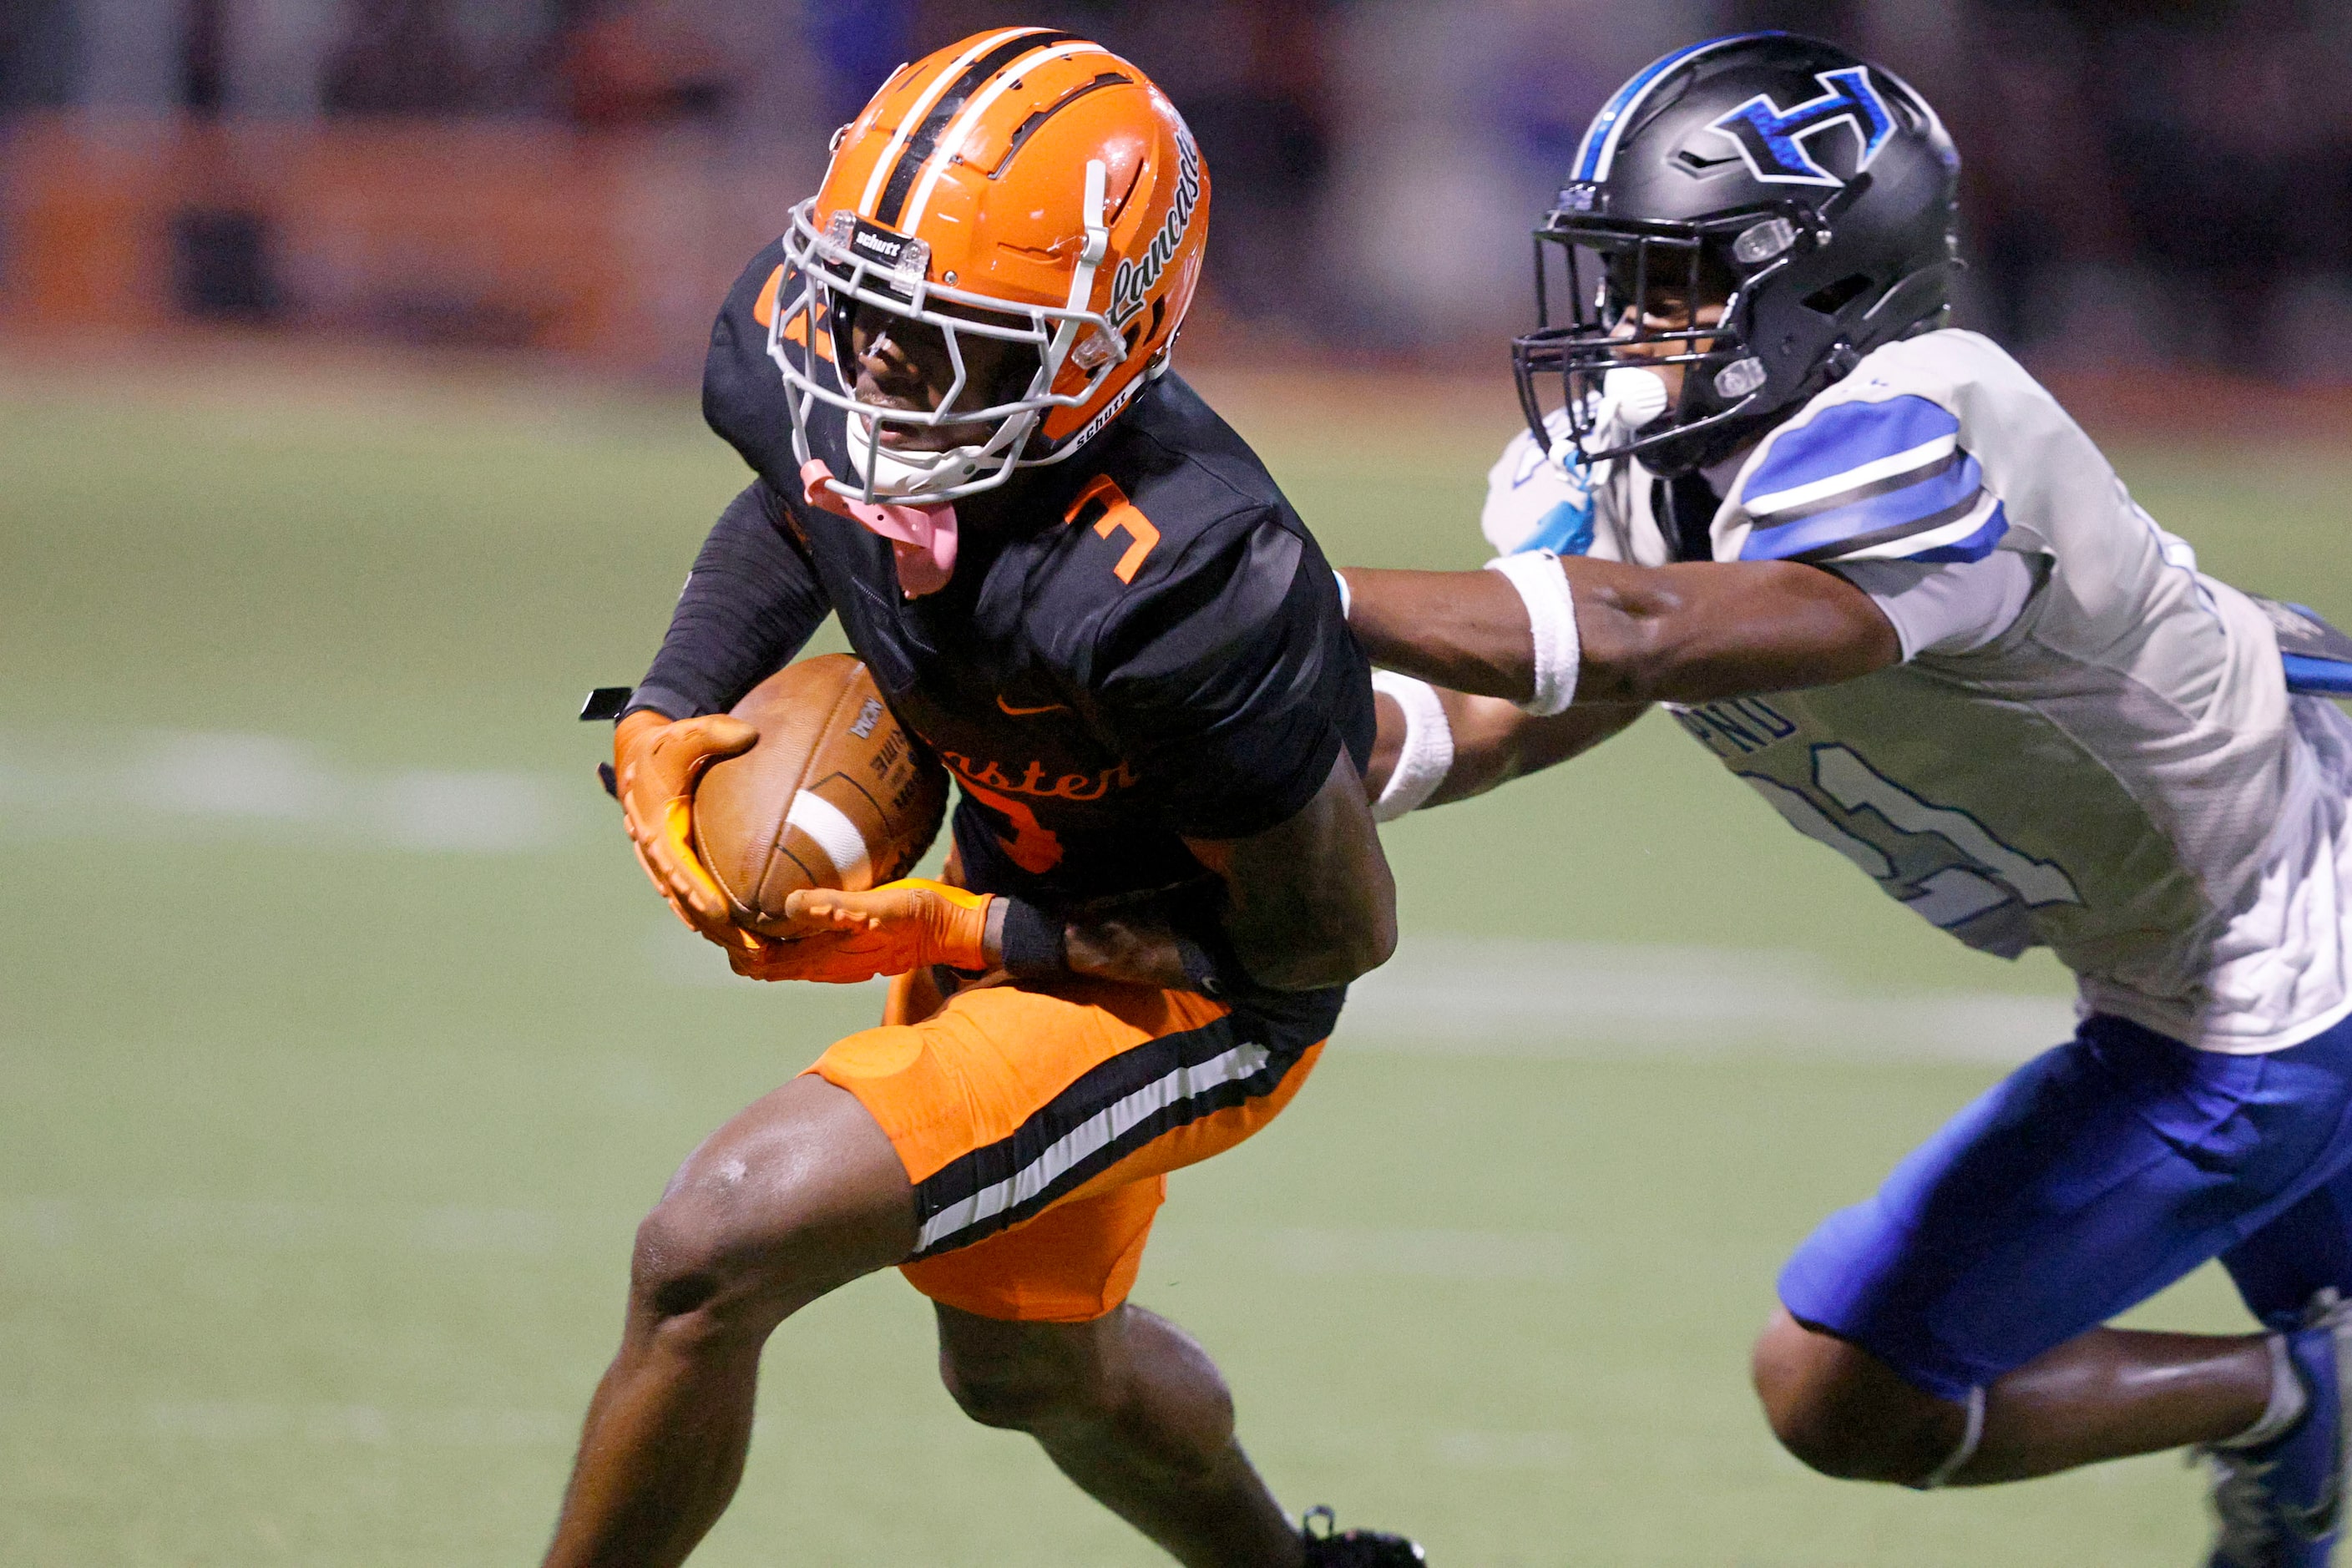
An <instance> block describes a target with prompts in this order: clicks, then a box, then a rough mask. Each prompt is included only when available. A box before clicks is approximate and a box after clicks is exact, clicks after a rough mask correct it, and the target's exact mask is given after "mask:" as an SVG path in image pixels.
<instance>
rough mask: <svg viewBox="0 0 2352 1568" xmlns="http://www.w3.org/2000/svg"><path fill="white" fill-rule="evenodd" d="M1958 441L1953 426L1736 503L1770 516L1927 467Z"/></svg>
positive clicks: (1758, 515)
mask: <svg viewBox="0 0 2352 1568" xmlns="http://www.w3.org/2000/svg"><path fill="white" fill-rule="evenodd" d="M1959 442H1960V436H1959V432H1958V431H1957V430H1955V431H1953V432H1952V433H1951V434H1949V435H1948V436H1938V437H1936V438H1935V439H1934V440H1932V441H1924V442H1922V443H1920V444H1919V445H1918V446H1916V447H1912V448H1911V449H1910V450H1909V451H1907V452H1897V453H1895V455H1894V456H1893V457H1889V458H1875V459H1874V460H1872V461H1870V462H1867V463H1863V464H1860V465H1858V466H1857V467H1854V468H1848V469H1847V470H1846V471H1845V472H1843V473H1842V474H1832V475H1831V476H1830V477H1829V478H1828V479H1814V480H1811V481H1810V482H1808V483H1806V484H1801V485H1791V486H1790V487H1789V488H1788V489H1785V490H1774V491H1773V492H1772V493H1771V494H1770V495H1768V496H1756V497H1754V498H1752V499H1750V500H1744V501H1742V502H1740V503H1739V504H1740V506H1741V508H1742V509H1743V510H1746V512H1747V513H1748V516H1750V517H1756V518H1764V517H1770V516H1771V515H1772V514H1773V513H1775V512H1782V511H1787V510H1790V508H1791V507H1800V506H1805V505H1808V504H1810V503H1811V502H1813V501H1817V500H1827V499H1828V498H1830V497H1831V496H1833V495H1837V494H1840V493H1841V492H1843V491H1845V490H1852V489H1861V488H1862V487H1863V486H1864V485H1869V484H1875V483H1877V482H1878V481H1879V480H1880V479H1892V478H1894V477H1895V475H1897V474H1907V473H1909V472H1910V471H1911V470H1912V469H1914V468H1927V466H1928V465H1929V464H1931V463H1936V462H1939V461H1941V460H1942V459H1943V458H1948V457H1949V456H1950V455H1951V452H1952V448H1953V447H1957V446H1958V445H1959Z"/></svg>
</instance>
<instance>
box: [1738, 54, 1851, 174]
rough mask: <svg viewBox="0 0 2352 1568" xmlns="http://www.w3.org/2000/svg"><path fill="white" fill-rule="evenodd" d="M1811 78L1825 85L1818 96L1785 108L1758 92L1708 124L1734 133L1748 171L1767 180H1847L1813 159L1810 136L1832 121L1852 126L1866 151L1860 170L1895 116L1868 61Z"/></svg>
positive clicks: (1818, 132)
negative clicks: (1879, 92)
mask: <svg viewBox="0 0 2352 1568" xmlns="http://www.w3.org/2000/svg"><path fill="white" fill-rule="evenodd" d="M1813 79H1814V80H1815V81H1818V82H1820V83H1821V84H1822V88H1823V89H1825V90H1824V91H1823V92H1822V95H1821V97H1819V98H1811V99H1807V100H1805V101H1804V102H1802V103H1801V104H1799V105H1797V106H1796V107H1795V108H1794V109H1786V110H1784V109H1782V108H1781V107H1780V105H1779V104H1777V103H1775V102H1773V101H1772V98H1771V95H1770V94H1769V93H1762V92H1759V93H1758V94H1757V95H1756V96H1755V97H1754V98H1751V99H1749V100H1748V101H1747V102H1745V103H1743V104H1741V105H1740V106H1739V107H1738V108H1737V109H1735V110H1731V111H1730V112H1729V113H1728V114H1725V115H1722V116H1720V117H1719V118H1717V119H1716V120H1714V121H1710V122H1709V123H1708V125H1707V129H1708V130H1709V131H1714V132H1720V133H1721V134H1723V135H1725V136H1728V137H1729V138H1731V142H1732V144H1733V145H1734V146H1736V147H1738V149H1739V155H1740V156H1741V157H1742V158H1744V159H1746V160H1747V161H1748V171H1749V172H1750V173H1751V174H1754V175H1755V176H1756V177H1757V178H1758V179H1759V180H1761V181H1763V182H1764V183H1765V184H1773V185H1829V186H1832V187H1835V186H1839V185H1843V184H1845V182H1844V181H1843V180H1841V179H1839V178H1838V177H1837V176H1836V175H1835V174H1831V173H1830V172H1829V171H1828V170H1827V169H1824V168H1822V166H1821V165H1820V164H1819V163H1815V162H1814V161H1813V155H1812V154H1811V153H1808V152H1807V151H1806V150H1805V143H1806V142H1807V141H1809V140H1810V139H1811V138H1812V137H1814V136H1818V135H1820V134H1821V133H1822V132H1824V131H1827V130H1829V129H1831V128H1832V126H1838V125H1845V126H1850V127H1852V128H1853V133H1854V136H1855V138H1856V139H1857V140H1859V141H1860V142H1861V143H1862V156H1861V157H1860V158H1859V159H1857V160H1855V162H1854V165H1853V172H1854V173H1855V174H1860V173H1862V171H1864V169H1867V168H1868V167H1870V161H1871V160H1872V159H1873V158H1875V157H1876V156H1878V150H1879V149H1880V148H1881V147H1884V146H1885V145H1886V141H1887V138H1889V137H1890V136H1893V135H1894V134H1895V116H1894V114H1893V113H1892V112H1891V111H1889V110H1888V109H1887V107H1886V100H1885V99H1883V98H1881V97H1879V95H1878V89H1877V88H1876V86H1874V84H1873V83H1872V81H1871V79H1870V68H1868V67H1867V66H1847V67H1845V68H1843V69H1840V70H1833V71H1816V72H1814V73H1813Z"/></svg>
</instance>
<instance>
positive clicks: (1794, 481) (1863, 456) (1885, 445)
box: [1739, 394, 1960, 497]
mask: <svg viewBox="0 0 2352 1568" xmlns="http://www.w3.org/2000/svg"><path fill="white" fill-rule="evenodd" d="M1959 429H1960V421H1959V418H1958V416H1956V415H1954V414H1953V413H1952V411H1951V410H1950V409H1948V408H1946V407H1945V406H1943V405H1941V404H1938V403H1931V402H1929V401H1928V400H1927V398H1924V397H1918V396H1915V395H1910V394H1906V395H1902V396H1900V397H1889V398H1886V399H1885V400H1884V401H1882V402H1878V403H1833V404H1832V405H1830V406H1828V407H1827V408H1824V409H1822V411H1821V412H1820V413H1819V414H1816V415H1815V416H1813V417H1812V418H1811V419H1810V420H1808V421H1807V422H1806V423H1804V424H1802V425H1800V426H1796V427H1795V428H1794V429H1790V430H1784V431H1782V432H1781V433H1780V436H1779V437H1776V438H1775V439H1774V441H1773V442H1772V449H1771V450H1770V451H1769V452H1767V453H1765V454H1764V460H1763V461H1762V462H1761V463H1759V464H1758V465H1757V466H1756V468H1755V471H1754V472H1752V473H1750V474H1749V475H1748V478H1747V479H1745V480H1744V481H1743V482H1742V483H1741V484H1740V487H1739V493H1740V494H1741V496H1743V497H1748V496H1757V497H1762V496H1771V495H1778V494H1780V492H1781V491H1783V490H1792V489H1796V488H1797V487H1798V486H1800V485H1811V484H1818V483H1820V482H1821V481H1822V480H1823V479H1833V478H1835V477H1836V476H1838V475H1840V474H1843V473H1846V472H1849V471H1851V470H1853V469H1854V468H1861V467H1862V466H1863V465H1864V464H1865V463H1874V462H1877V461H1879V460H1880V459H1881V458H1891V457H1894V456H1895V454H1896V453H1898V452H1908V451H1910V450H1911V449H1912V448H1914V447H1924V446H1926V445H1927V443H1928V442H1930V441H1933V440H1936V439H1937V437H1944V436H1956V435H1958V433H1959Z"/></svg>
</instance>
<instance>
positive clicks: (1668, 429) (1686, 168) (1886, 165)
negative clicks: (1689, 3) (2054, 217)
mask: <svg viewBox="0 0 2352 1568" xmlns="http://www.w3.org/2000/svg"><path fill="white" fill-rule="evenodd" d="M1958 173H1959V159H1958V155H1957V154H1956V153H1954V152H1953V151H1952V145H1951V142H1950V139H1949V138H1948V137H1947V136H1946V135H1945V133H1944V129H1943V126H1942V124H1941V122H1940V121H1937V118H1936V114H1935V111H1934V110H1932V109H1930V108H1928V106H1927V103H1926V101H1925V100H1922V99H1920V98H1919V96H1918V95H1917V94H1916V93H1915V92H1913V91H1912V90H1911V89H1910V88H1909V87H1908V86H1906V84H1905V83H1903V82H1902V81H1901V80H1900V79H1897V78H1895V76H1893V75H1892V74H1890V73H1888V72H1886V71H1885V70H1883V69H1881V68H1879V67H1876V66H1874V65H1870V64H1868V63H1867V62H1865V61H1863V60H1860V59H1858V58H1855V57H1854V56H1853V55H1850V54H1848V53H1847V52H1846V51H1844V50H1843V49H1841V48H1839V47H1837V46H1835V45H1833V44H1828V43H1823V42H1822V41H1820V40H1818V39H1812V38H1806V37H1798V36H1796V35H1794V34H1789V33H1748V34H1741V35H1737V36H1735V37H1725V38H1716V39H1711V40H1708V41H1707V42H1705V43H1701V44H1695V45H1692V46H1690V47H1686V48H1683V49H1679V50H1677V51H1675V53H1673V54H1671V55H1668V56H1666V57H1665V58H1663V59H1661V60H1658V61H1657V62H1655V63H1654V64H1653V65H1652V66H1650V67H1649V68H1647V69H1645V70H1643V72H1641V73H1640V74H1639V75H1637V76H1635V77H1634V78H1633V79H1632V80H1631V81H1629V82H1627V83H1626V84H1625V86H1624V87H1622V88H1621V89H1618V91H1617V93H1616V95H1615V96H1614V97H1612V99H1611V100H1609V102H1608V104H1607V105H1605V106H1604V107H1603V108H1602V110H1601V113H1600V115H1599V116H1598V117H1596V118H1595V119H1594V121H1593V122H1592V126H1591V129H1590V130H1589V131H1588V132H1586V133H1585V138H1584V142H1583V144H1582V145H1581V147H1580V149H1579V151H1578V153H1577V160H1576V163H1575V164H1574V165H1573V167H1572V168H1571V170H1570V178H1569V181H1568V183H1567V184H1565V185H1564V186H1563V187H1562V188H1561V190H1560V192H1559V199H1558V203H1557V205H1555V206H1554V207H1553V209H1552V210H1551V211H1550V212H1549V213H1548V214H1546V215H1545V216H1544V218H1543V220H1542V221H1541V222H1540V223H1539V224H1538V226H1536V230H1535V252H1536V257H1535V260H1536V309H1537V321H1538V325H1537V329H1536V331H1532V332H1529V333H1527V334H1525V335H1524V336H1521V337H1519V338H1517V339H1516V340H1514V341H1513V342H1512V345H1511V360H1512V369H1513V373H1514V375H1515V376H1516V378H1517V383H1518V388H1519V400H1520V405H1521V407H1522V409H1523V410H1524V412H1525V414H1526V416H1527V419H1528V427H1529V428H1530V429H1532V430H1534V431H1535V432H1536V438H1537V439H1538V441H1539V442H1542V443H1543V444H1544V445H1545V447H1546V448H1547V449H1548V450H1549V447H1550V446H1551V442H1552V436H1551V427H1553V426H1560V427H1563V428H1564V431H1565V433H1566V434H1567V435H1568V436H1569V437H1570V439H1571V440H1572V442H1573V443H1574V445H1575V446H1576V447H1577V448H1578V449H1580V451H1581V452H1582V453H1583V454H1584V455H1585V456H1586V457H1587V458H1591V459H1592V460H1596V461H1597V460H1602V459H1608V458H1626V457H1631V458H1639V459H1640V460H1641V463H1642V465H1643V467H1644V468H1648V469H1649V470H1651V471H1652V472H1653V473H1655V474H1659V475H1661V476H1664V477H1668V478H1672V477H1675V476H1676V475H1680V474H1685V473H1688V472H1690V471H1692V470H1694V469H1696V468H1709V467H1712V466H1713V465H1715V464H1717V463H1718V462H1721V461H1723V460H1724V459H1726V458H1729V457H1730V456H1732V455H1733V454H1734V453H1736V452H1738V450H1739V449H1740V447H1743V446H1745V445H1746V444H1747V443H1748V442H1749V441H1751V440H1753V439H1754V438H1755V437H1758V436H1759V435H1760V434H1761V433H1762V432H1763V431H1764V430H1766V429H1768V428H1769V427H1770V426H1772V425H1773V424H1775V423H1777V422H1778V421H1779V420H1780V419H1781V418H1783V417H1785V416H1787V414H1788V413H1789V412H1790V410H1791V409H1793V408H1795V407H1796V406H1798V405H1801V404H1802V403H1803V402H1804V401H1805V400H1806V399H1808V398H1810V397H1811V396H1812V395H1814V394H1815V393H1817V392H1819V391H1820V390H1821V389H1822V387H1824V386H1826V385H1828V384H1830V383H1831V382H1832V381H1835V380H1836V379H1838V378H1839V377H1841V376H1843V375H1844V374H1846V373H1847V372H1848V371H1850V370H1852V369H1853V366H1854V365H1855V364H1856V363H1858V362H1859V361H1860V359H1861V358H1862V356H1863V355H1864V354H1865V353H1869V352H1870V351H1871V350H1872V349H1874V348H1876V347H1878V346H1879V345H1880V344H1882V343H1885V342H1892V341H1894V340H1895V339H1897V338H1900V337H1905V336H1907V335H1910V334H1911V333H1914V332H1917V331H1927V330H1929V329H1931V328H1933V327H1935V326H1937V325H1939V324H1941V322H1942V320H1943V318H1944V315H1945V313H1946V310H1947V303H1948V300H1947V296H1948V283H1949V278H1950V274H1951V272H1952V271H1953V270H1954V269H1955V268H1957V266H1958V262H1957V261H1955V260H1954V259H1953V254H1954V237H1953V228H1954V223H1955V210H1954V209H1955V198H1956V194H1957V185H1958ZM1628 370H1643V371H1651V372H1664V373H1667V374H1669V375H1673V374H1675V373H1679V375H1678V379H1679V382H1680V391H1679V394H1678V395H1676V396H1675V397H1674V398H1673V399H1672V401H1671V403H1670V405H1668V406H1667V407H1666V408H1665V409H1664V410H1663V411H1662V412H1660V413H1658V414H1657V415H1655V416H1654V417H1652V418H1650V419H1648V420H1646V421H1643V422H1641V423H1639V424H1635V423H1633V422H1631V421H1627V420H1625V419H1623V418H1622V417H1619V418H1616V419H1612V418H1610V417H1608V415H1609V413H1610V411H1611V404H1612V400H1611V399H1608V398H1606V397H1604V396H1603V395H1602V385H1603V383H1604V381H1605V380H1607V379H1608V378H1609V377H1610V376H1611V375H1612V374H1618V373H1622V372H1624V371H1628ZM1620 412H1621V413H1622V411H1620Z"/></svg>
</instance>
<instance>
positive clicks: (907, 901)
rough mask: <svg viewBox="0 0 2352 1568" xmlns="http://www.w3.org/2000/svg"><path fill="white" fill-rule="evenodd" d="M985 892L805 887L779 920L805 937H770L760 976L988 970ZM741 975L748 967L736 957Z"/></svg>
mask: <svg viewBox="0 0 2352 1568" xmlns="http://www.w3.org/2000/svg"><path fill="white" fill-rule="evenodd" d="M994 901H995V900H994V897H993V895H992V894H988V893H968V892H966V891H964V889H961V888H950V887H949V886H948V885H947V884H946V883H944V882H933V881H929V880H927V879H924V878H920V877H909V878H907V879H904V880H901V881H897V882H885V883H883V884H882V886H880V887H878V888H876V889H873V891H871V892H866V893H844V892H839V891H836V890H835V889H830V888H804V889H801V890H800V891H799V892H797V893H794V894H793V895H792V897H790V898H788V899H786V900H784V918H785V919H786V920H788V921H791V922H792V923H793V928H794V929H795V930H796V931H806V933H807V934H806V935H805V936H804V937H802V938H800V939H798V940H788V941H783V942H770V943H768V944H767V945H768V952H767V953H766V954H764V955H762V958H763V960H765V961H766V962H764V963H762V965H761V968H762V970H763V971H772V972H763V973H761V976H760V977H761V978H762V979H793V980H824V981H831V982H833V983H835V984H850V983H854V982H856V981H860V980H870V979H872V978H873V977H874V976H876V975H877V974H904V973H907V972H908V971H909V970H913V969H921V968H924V967H926V966H928V965H929V964H934V963H944V964H947V965H949V966H950V967H951V968H955V969H986V968H987V967H989V963H990V960H989V957H988V953H987V938H988V906H989V905H990V904H991V903H992V902H994ZM736 969H737V972H738V973H751V971H750V970H747V969H745V968H744V966H743V964H742V963H738V964H737V965H736Z"/></svg>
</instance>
